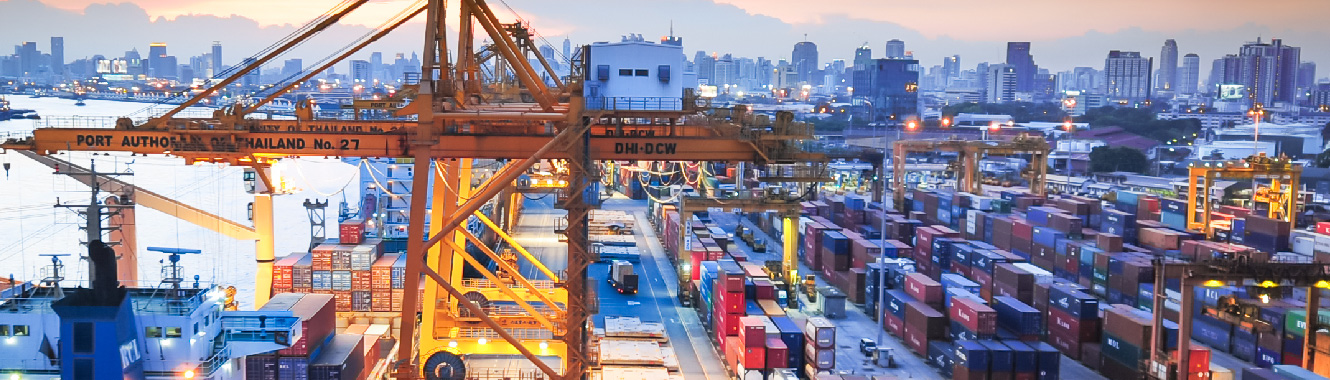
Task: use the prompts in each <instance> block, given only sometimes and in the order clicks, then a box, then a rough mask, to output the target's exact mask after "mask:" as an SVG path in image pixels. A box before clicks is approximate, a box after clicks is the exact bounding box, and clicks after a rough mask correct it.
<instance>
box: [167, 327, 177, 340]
mask: <svg viewBox="0 0 1330 380" xmlns="http://www.w3.org/2000/svg"><path fill="white" fill-rule="evenodd" d="M166 337H167V338H179V337H180V328H179V327H167V328H166Z"/></svg>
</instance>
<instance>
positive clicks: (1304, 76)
mask: <svg viewBox="0 0 1330 380" xmlns="http://www.w3.org/2000/svg"><path fill="white" fill-rule="evenodd" d="M51 55H52V56H55V53H51ZM1315 87H1316V62H1303V63H1302V64H1300V65H1298V96H1303V94H1306V93H1307V92H1309V91H1311V90H1312V89H1313V88H1315Z"/></svg>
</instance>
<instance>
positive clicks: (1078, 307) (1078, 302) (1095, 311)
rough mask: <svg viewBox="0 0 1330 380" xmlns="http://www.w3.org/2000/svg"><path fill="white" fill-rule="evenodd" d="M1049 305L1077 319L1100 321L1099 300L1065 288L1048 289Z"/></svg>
mask: <svg viewBox="0 0 1330 380" xmlns="http://www.w3.org/2000/svg"><path fill="white" fill-rule="evenodd" d="M1048 304H1049V306H1052V307H1055V308H1057V309H1058V310H1062V311H1065V312H1067V314H1070V315H1071V316H1072V317H1073V318H1077V319H1082V320H1086V319H1099V300H1098V299H1096V298H1095V297H1094V296H1091V295H1089V294H1085V293H1084V292H1081V291H1078V290H1072V289H1067V288H1065V287H1060V286H1056V287H1050V288H1049V289H1048Z"/></svg>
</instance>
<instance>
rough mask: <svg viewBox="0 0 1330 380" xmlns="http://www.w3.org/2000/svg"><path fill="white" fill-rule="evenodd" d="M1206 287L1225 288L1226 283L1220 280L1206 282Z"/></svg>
mask: <svg viewBox="0 0 1330 380" xmlns="http://www.w3.org/2000/svg"><path fill="white" fill-rule="evenodd" d="M1205 286H1206V287H1209V288H1218V287H1220V286H1224V283H1223V282H1222V281H1219V280H1210V281H1206V282H1205Z"/></svg>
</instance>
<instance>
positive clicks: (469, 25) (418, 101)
mask: <svg viewBox="0 0 1330 380" xmlns="http://www.w3.org/2000/svg"><path fill="white" fill-rule="evenodd" d="M366 1H367V0H357V1H354V2H351V3H348V4H345V5H339V7H337V8H335V9H334V11H331V12H330V13H331V15H330V16H329V17H327V18H326V19H324V20H322V21H320V22H319V23H317V24H316V25H314V26H313V27H311V28H310V29H308V30H307V31H306V32H303V33H301V34H300V35H298V36H295V37H294V38H292V39H291V40H289V41H288V42H286V43H284V44H283V45H282V46H280V47H278V48H277V49H275V50H273V51H271V52H269V53H266V54H265V55H264V56H262V57H260V58H258V59H256V60H255V61H253V62H251V63H249V64H248V65H245V67H243V68H241V69H240V70H239V71H238V72H236V73H235V74H234V75H233V76H231V77H228V78H226V79H225V80H222V81H221V82H219V83H217V84H215V85H213V86H211V87H209V88H207V89H205V90H203V91H201V92H200V93H199V94H197V95H196V96H195V97H193V98H191V99H189V100H188V101H186V102H184V103H183V104H181V105H180V106H178V107H176V108H175V109H172V110H170V111H168V112H166V113H165V114H163V115H161V116H158V117H154V118H152V119H150V120H148V121H146V122H142V123H136V122H134V121H132V120H130V119H121V120H119V121H118V122H117V125H116V126H115V128H112V129H106V128H41V129H37V130H35V131H34V132H33V135H32V136H31V137H27V138H22V139H12V140H9V141H6V142H4V143H3V144H0V149H14V150H24V151H31V152H34V153H36V154H38V155H49V154H53V153H56V152H62V151H99V152H100V151H115V152H130V153H135V154H145V155H147V154H153V155H171V156H175V157H179V158H181V159H183V160H184V161H185V162H186V163H189V164H193V163H199V162H208V163H224V164H229V165H237V166H245V167H247V168H251V169H252V170H253V173H254V174H255V176H256V181H257V182H258V183H259V185H258V186H256V187H257V193H258V194H256V201H255V215H254V224H255V227H254V229H253V230H254V233H255V234H257V235H260V236H259V244H257V247H256V257H255V259H256V262H257V264H258V266H259V268H258V271H257V276H256V279H255V282H256V284H255V285H256V294H255V300H256V305H258V304H262V303H265V302H266V301H267V299H268V298H269V296H270V294H269V292H270V290H271V280H272V279H271V267H272V261H273V259H274V252H273V248H272V244H271V241H272V228H271V226H272V223H273V220H272V209H271V205H272V203H271V202H272V199H271V195H273V194H279V193H280V192H281V186H280V179H279V178H275V176H274V175H273V173H272V170H271V169H272V164H273V163H274V162H276V161H277V160H280V159H283V158H289V157H391V158H413V159H414V161H413V163H412V165H413V167H414V172H413V173H414V174H413V175H414V178H413V181H414V182H413V183H416V184H426V183H431V181H430V180H431V179H433V183H434V184H435V186H433V187H432V188H431V187H430V186H413V187H412V189H411V204H410V215H409V217H410V221H411V223H410V224H409V226H408V230H409V231H408V236H412V237H416V238H412V239H410V240H408V247H407V256H408V257H409V258H411V259H410V260H407V267H406V272H407V273H406V277H405V278H406V284H405V289H407V290H408V291H406V292H404V296H403V300H402V311H401V321H403V323H402V324H401V328H400V331H399V333H398V337H399V338H400V339H401V342H402V344H401V346H400V348H399V350H398V355H397V361H396V363H397V366H396V368H397V369H396V373H395V374H394V375H395V376H397V377H400V378H417V377H421V376H424V377H426V378H432V379H433V378H451V377H449V376H446V375H448V374H449V373H451V374H456V372H455V371H459V370H463V369H460V368H458V367H457V365H458V364H460V363H461V361H460V359H459V356H460V354H462V353H467V354H515V355H522V356H524V357H526V358H527V359H529V360H530V361H531V362H532V363H533V365H534V366H536V367H537V368H539V370H540V371H541V372H542V373H543V375H544V376H545V377H546V378H562V379H581V378H583V376H584V375H585V373H586V371H587V370H588V368H589V366H590V364H591V361H590V357H589V356H588V353H587V350H586V339H587V337H588V331H587V326H588V323H587V319H588V316H589V315H588V309H587V307H588V305H591V304H593V303H594V300H590V299H587V295H588V294H589V292H588V290H587V281H586V269H587V266H588V265H590V263H591V262H592V260H593V259H592V256H591V254H590V252H589V244H588V238H587V232H586V221H587V215H588V213H589V211H590V210H591V208H592V207H593V204H592V203H591V202H588V197H590V196H594V194H589V193H588V191H587V189H588V188H591V184H593V183H596V182H598V178H597V177H598V173H596V172H595V166H594V165H593V161H594V160H625V161H631V160H646V161H726V162H754V163H757V164H761V165H792V164H802V163H806V162H822V161H824V160H823V159H822V158H821V156H820V155H817V154H810V153H805V152H803V151H802V150H801V149H800V148H799V145H798V140H801V139H807V138H810V137H811V134H812V129H811V127H809V126H807V125H805V124H803V123H795V122H793V121H792V119H793V117H792V115H790V114H788V113H780V114H778V115H777V117H776V119H775V120H774V121H773V120H771V119H769V118H767V117H765V116H761V115H754V114H752V113H749V112H747V110H746V109H744V108H743V107H736V108H735V109H734V110H723V112H719V113H717V117H709V118H696V117H688V118H685V116H696V115H697V114H698V113H699V110H697V109H692V108H691V107H690V108H688V109H684V110H674V111H641V110H638V111H622V110H621V111H586V110H584V109H583V104H584V99H583V98H582V95H581V83H580V82H581V74H580V73H582V72H585V69H584V68H583V67H582V66H581V65H585V64H586V62H587V55H586V54H587V53H586V52H585V49H583V52H582V54H581V55H580V56H578V57H575V60H576V61H575V64H574V65H573V70H574V71H573V73H572V75H570V76H569V77H568V78H567V80H566V81H562V80H558V79H556V80H555V83H556V86H554V88H550V87H549V86H546V84H545V82H544V81H542V80H541V78H540V77H539V76H538V75H537V74H536V71H535V70H534V68H533V67H532V66H531V64H530V61H529V60H527V59H525V56H526V54H537V55H538V54H539V53H538V51H536V50H535V49H531V47H532V46H531V44H530V42H529V39H530V35H529V31H528V30H527V29H526V28H525V26H524V25H522V24H520V23H519V24H502V23H500V22H499V21H498V19H497V17H496V16H495V14H494V12H492V11H491V10H490V8H489V6H488V5H487V4H486V3H485V1H484V0H462V1H461V2H460V6H459V12H458V20H457V22H458V25H457V30H458V31H459V33H458V35H457V41H458V42H457V49H456V51H457V52H458V59H457V60H456V61H455V62H449V61H448V56H447V55H446V54H442V52H448V51H450V47H449V46H448V43H447V41H448V39H447V38H446V36H445V34H444V33H445V31H447V30H448V28H446V25H447V21H448V19H447V15H446V14H445V12H444V3H443V1H442V0H428V1H427V2H424V4H421V3H420V2H418V3H417V4H413V5H411V6H410V7H409V8H408V9H406V10H405V11H404V12H402V13H401V14H400V15H399V16H397V17H395V18H394V19H392V20H389V22H387V23H385V24H384V26H383V27H382V28H381V29H380V30H379V31H378V32H376V33H375V34H373V35H372V36H371V37H369V38H367V39H365V40H364V41H362V42H361V43H359V44H356V45H355V46H354V47H353V48H351V49H349V50H347V51H346V52H344V53H343V54H341V55H339V56H338V57H336V58H335V59H333V60H331V61H329V62H328V63H326V64H325V65H322V66H320V67H318V68H316V69H313V70H311V72H310V73H309V74H308V75H306V76H305V77H303V78H301V79H299V80H297V81H295V82H292V83H291V84H289V85H287V86H285V87H283V88H280V89H277V90H276V91H274V92H273V93H272V94H271V95H269V96H268V97H266V98H265V99H262V100H260V101H259V102H256V103H255V104H252V105H249V106H236V107H233V108H229V109H224V110H219V111H217V112H215V113H214V114H213V115H212V117H208V118H183V117H176V115H177V114H178V113H179V112H180V111H182V110H184V109H185V108H186V107H189V106H192V105H195V104H198V103H199V102H200V101H201V100H203V99H205V98H206V97H208V96H210V95H212V94H214V93H216V92H217V91H219V90H220V89H222V88H225V87H226V86H228V85H230V84H231V83H233V82H235V81H236V80H238V79H239V78H241V77H243V76H244V75H245V74H247V73H250V72H253V71H254V70H256V69H257V68H259V67H261V66H262V65H264V64H265V63H268V62H271V61H272V60H273V59H274V58H276V57H277V56H278V55H280V54H281V53H283V52H286V51H287V50H289V49H291V48H292V47H294V46H296V45H299V44H300V43H301V42H303V41H305V40H307V39H308V38H310V37H311V36H313V35H314V34H317V33H319V32H321V31H323V30H325V29H326V28H328V27H329V26H331V25H332V24H334V23H336V22H337V21H338V20H340V19H341V18H342V17H343V16H345V15H346V14H348V13H350V12H352V11H354V10H355V9H357V8H359V7H360V6H361V5H363V4H364V3H365V2H366ZM422 1H423V0H422ZM421 14H424V15H425V17H426V25H427V27H426V31H425V39H424V46H425V49H424V54H423V59H422V61H423V67H422V75H421V79H420V82H419V84H418V85H416V86H415V88H414V89H413V91H414V92H415V98H414V99H412V101H411V102H410V103H409V104H407V105H406V106H404V107H403V108H402V109H399V110H398V112H397V114H398V115H406V114H414V115H415V116H416V120H414V121H367V120H318V119H314V118H313V115H312V112H308V110H307V108H306V111H305V112H298V115H299V116H300V117H298V118H297V119H296V120H260V119H251V118H247V115H249V114H250V113H252V112H254V111H256V110H257V109H258V108H259V107H260V106H262V105H263V104H266V103H267V102H270V101H272V100H273V99H275V98H277V97H278V96H280V95H282V94H284V93H286V92H288V91H290V90H292V89H293V88H295V87H296V86H297V85H298V84H299V83H303V82H307V81H308V80H310V79H312V78H313V76H314V75H317V74H318V73H319V72H322V71H324V70H326V69H327V68H329V67H331V66H332V65H333V64H334V63H336V62H339V61H341V60H343V59H345V58H347V57H349V56H351V55H352V54H354V53H355V52H357V51H359V50H360V49H362V48H364V47H365V46H367V45H369V44H370V43H372V42H374V41H376V40H378V39H379V38H381V37H382V36H384V35H386V34H387V33H389V32H390V31H392V30H394V29H395V28H397V27H398V26H400V25H401V24H402V23H405V22H406V21H407V20H409V19H411V18H414V17H416V16H418V15H421ZM477 31H479V32H483V33H485V34H486V36H487V37H488V38H489V39H490V40H491V41H493V43H492V44H491V45H489V46H488V47H487V50H488V51H489V52H492V53H493V54H497V56H499V57H502V58H503V62H505V63H506V64H507V65H508V66H509V67H508V68H507V69H508V70H511V73H512V74H513V76H515V77H516V78H517V81H518V82H519V83H520V87H519V90H518V91H519V92H520V93H521V96H522V97H523V98H524V99H530V100H531V102H530V103H509V104H492V103H488V101H489V99H491V97H490V96H491V95H490V94H488V93H486V92H485V91H486V86H484V85H483V83H481V82H480V81H481V80H482V77H481V76H480V73H479V69H480V62H479V61H478V60H477V59H478V56H477V54H476V51H477V49H476V48H475V45H474V41H475V40H476V37H477V36H476V35H475V34H476V33H477ZM524 34H525V36H524ZM523 39H525V40H526V41H527V42H525V43H519V41H521V40H523ZM538 58H540V57H538ZM540 61H542V62H543V61H544V59H543V58H540ZM547 71H548V68H547ZM685 103H687V102H685ZM473 159H496V160H501V161H503V166H502V167H501V168H499V169H498V170H497V171H496V172H495V173H494V174H493V175H491V176H490V177H489V178H488V179H487V180H486V181H484V183H482V184H481V185H480V186H478V187H473V186H472V178H471V172H472V170H471V169H472V168H471V160H473ZM542 160H563V161H564V162H565V163H566V166H567V176H566V177H567V179H566V181H567V186H566V188H565V189H564V191H565V192H566V201H565V202H563V204H564V208H565V209H567V211H568V221H569V222H568V225H567V227H566V230H565V235H566V236H567V237H568V239H567V240H568V255H567V268H566V270H565V271H564V273H554V272H552V271H550V270H549V269H548V268H547V267H546V266H544V265H543V264H542V263H540V262H539V261H538V260H536V259H535V258H534V257H533V256H531V255H530V253H529V252H526V251H525V250H524V249H522V248H521V246H520V245H518V244H516V243H515V242H514V241H513V240H512V239H511V236H508V235H507V234H505V233H504V232H503V230H502V229H501V228H499V226H498V225H497V224H495V223H494V222H493V221H491V220H489V219H488V218H486V217H484V215H482V214H480V213H478V211H479V209H480V207H481V206H482V205H484V204H485V203H486V202H489V201H490V200H491V199H492V198H493V197H495V196H496V195H498V194H501V193H502V192H503V191H504V190H505V188H507V187H510V185H511V184H513V183H514V181H515V180H517V179H518V177H519V176H521V175H522V174H523V173H525V172H527V171H528V169H529V168H531V167H532V166H533V165H535V164H536V163H538V162H541V161H542ZM431 177H432V178H431ZM427 202H432V205H431V204H429V203H427ZM427 209H430V212H427ZM472 217H475V218H478V219H480V220H481V221H482V222H483V223H484V224H486V225H487V226H488V227H489V228H491V229H492V230H494V231H495V232H496V233H497V235H499V236H500V237H501V238H503V239H505V240H507V241H508V242H509V243H510V245H512V246H513V247H514V250H515V251H516V252H517V254H518V255H519V256H521V257H522V259H525V260H526V261H529V262H531V264H533V266H535V267H537V268H539V269H541V270H540V272H541V276H543V277H544V278H525V277H523V276H522V275H521V273H520V272H519V271H517V270H516V268H513V267H512V264H511V260H505V257H503V256H502V255H499V254H497V253H495V252H494V251H492V250H489V249H488V247H485V246H484V245H483V244H479V242H478V240H477V238H476V236H474V235H473V234H471V233H470V232H469V231H467V230H466V229H465V228H459V227H461V226H462V224H463V223H464V222H465V221H466V220H468V219H470V218H472ZM425 221H428V227H429V230H428V231H426V229H425V227H426V223H425ZM426 236H427V237H428V239H421V238H419V237H426ZM467 242H471V243H473V244H475V245H476V246H479V247H482V252H483V253H484V254H485V255H486V256H488V257H489V258H490V259H491V260H493V261H494V262H495V263H496V265H498V266H499V268H500V269H501V271H502V272H503V273H506V274H507V276H506V277H503V278H501V277H500V276H499V275H498V274H496V273H494V272H492V271H489V270H488V269H486V268H484V267H483V266H481V265H479V263H478V261H477V260H476V258H475V257H472V256H471V255H470V254H468V253H467V252H466V250H465V249H462V248H463V247H464V246H465V245H466V243H467ZM787 260H788V258H787ZM467 265H470V266H472V267H474V268H476V269H477V270H478V271H479V272H481V273H482V276H483V278H482V279H467V278H463V277H462V272H463V268H464V267H465V266H467ZM422 274H423V275H425V276H426V277H427V278H428V280H426V281H427V284H428V285H429V286H425V287H424V289H425V291H424V297H425V298H424V299H423V300H421V299H420V298H419V296H418V294H417V293H416V292H415V291H413V290H415V289H419V288H420V283H419V279H420V275H422ZM418 303H419V304H420V307H421V308H418V307H417V304H418ZM418 313H419V314H420V321H421V322H420V325H419V326H417V324H416V323H413V322H414V321H416V320H417V314H418ZM542 356H554V357H559V358H561V359H562V360H561V361H560V362H561V363H560V364H562V365H563V368H562V371H557V370H555V369H554V368H552V367H551V366H550V365H549V364H547V363H546V362H545V361H543V360H541V358H540V357H542Z"/></svg>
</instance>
